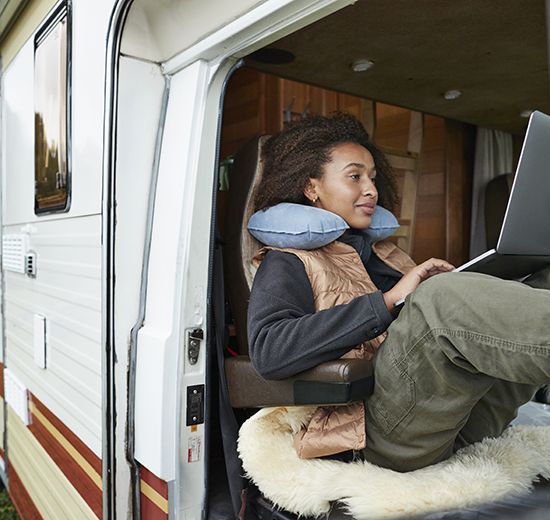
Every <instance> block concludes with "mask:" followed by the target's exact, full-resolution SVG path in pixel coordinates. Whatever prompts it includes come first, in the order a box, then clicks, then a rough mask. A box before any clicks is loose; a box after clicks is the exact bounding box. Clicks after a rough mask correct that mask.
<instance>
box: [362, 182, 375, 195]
mask: <svg viewBox="0 0 550 520" xmlns="http://www.w3.org/2000/svg"><path fill="white" fill-rule="evenodd" d="M362 193H363V194H364V195H369V194H372V195H376V194H377V193H378V191H377V189H376V186H375V184H374V182H373V181H372V179H370V178H367V179H366V180H365V182H364V184H363V191H362Z"/></svg>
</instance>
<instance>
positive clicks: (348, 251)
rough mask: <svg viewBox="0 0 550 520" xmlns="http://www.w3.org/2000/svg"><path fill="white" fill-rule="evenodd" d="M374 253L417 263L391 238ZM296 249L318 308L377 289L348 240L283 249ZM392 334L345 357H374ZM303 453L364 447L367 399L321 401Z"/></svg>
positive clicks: (301, 445)
mask: <svg viewBox="0 0 550 520" xmlns="http://www.w3.org/2000/svg"><path fill="white" fill-rule="evenodd" d="M269 249H277V248H271V247H269V248H267V247H266V248H263V249H261V250H260V251H259V252H258V254H257V255H256V256H255V257H254V263H255V264H256V265H259V263H260V262H261V260H262V258H263V256H264V255H265V253H266V252H267V251H268V250H269ZM372 249H373V251H374V253H375V254H376V255H377V256H378V257H379V258H380V259H381V260H383V261H384V262H385V263H386V264H387V265H389V266H390V267H392V268H393V269H395V270H396V271H399V272H400V273H402V274H405V273H407V272H408V271H410V270H411V269H412V268H413V267H414V266H415V264H414V262H413V261H412V260H411V258H410V257H409V256H408V255H407V254H406V253H405V252H403V251H402V250H401V249H399V248H398V247H397V246H395V245H394V244H392V243H391V242H378V243H377V244H375V245H374V246H373V248H372ZM281 251H285V252H289V253H293V254H295V255H296V256H298V257H299V258H300V260H301V261H302V262H303V264H304V266H305V270H306V273H307V275H308V277H309V280H310V282H311V287H312V289H313V295H314V298H315V312H317V311H320V310H322V309H328V308H330V307H334V306H335V305H341V304H345V303H348V302H350V301H351V300H353V299H354V298H357V297H358V296H362V295H364V294H367V293H373V292H376V291H377V290H378V289H377V287H376V286H375V285H374V283H373V282H372V281H371V279H370V277H369V275H368V274H367V272H366V270H365V268H364V267H363V263H362V261H361V258H360V257H359V254H358V253H357V251H356V250H355V249H354V248H353V247H351V246H349V245H347V244H344V243H343V242H338V241H335V242H332V243H330V244H328V245H326V246H324V247H321V248H319V249H314V250H311V251H304V250H298V249H281ZM385 337H386V333H383V334H381V335H380V336H378V337H376V338H374V339H372V340H370V341H367V342H365V343H362V344H361V345H358V346H357V347H356V348H355V349H353V350H351V351H350V352H348V353H347V354H345V355H344V356H343V357H361V358H367V359H371V358H372V357H373V356H374V354H375V353H376V350H377V349H378V347H379V346H380V344H381V343H382V341H383V340H384V338H385ZM294 443H295V446H296V451H297V453H298V456H299V457H300V458H302V459H309V458H314V457H321V456H325V455H332V454H334V453H341V452H343V451H347V450H350V449H352V450H361V449H363V448H364V447H365V445H366V434H365V409H364V405H363V402H362V401H358V402H355V403H351V404H349V405H344V406H320V407H319V408H318V409H317V411H316V412H315V414H314V415H313V417H312V419H311V421H310V423H309V425H308V426H307V428H304V429H303V430H302V431H300V432H298V433H297V434H296V435H295V436H294Z"/></svg>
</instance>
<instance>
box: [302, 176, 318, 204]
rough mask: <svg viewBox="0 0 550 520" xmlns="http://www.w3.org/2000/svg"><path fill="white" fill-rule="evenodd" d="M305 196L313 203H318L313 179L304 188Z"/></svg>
mask: <svg viewBox="0 0 550 520" xmlns="http://www.w3.org/2000/svg"><path fill="white" fill-rule="evenodd" d="M304 195H305V196H306V197H307V198H308V199H309V200H310V201H311V202H312V203H313V204H315V202H316V201H317V190H316V189H315V186H314V185H313V183H312V182H311V179H309V180H308V181H307V184H306V187H305V188H304Z"/></svg>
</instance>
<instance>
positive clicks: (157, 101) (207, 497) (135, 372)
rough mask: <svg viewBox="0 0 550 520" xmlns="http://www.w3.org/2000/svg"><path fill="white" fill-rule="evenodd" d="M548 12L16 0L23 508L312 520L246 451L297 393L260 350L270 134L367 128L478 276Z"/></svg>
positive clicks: (416, 214)
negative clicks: (496, 161) (481, 177)
mask: <svg viewBox="0 0 550 520" xmlns="http://www.w3.org/2000/svg"><path fill="white" fill-rule="evenodd" d="M545 20H546V12H545V4H544V1H543V0H485V1H483V2H479V1H476V0H462V1H460V2H455V1H451V0H421V1H413V0H231V1H227V0H225V1H224V0H203V1H197V0H93V1H92V0H6V1H5V2H3V3H2V7H1V8H0V57H1V89H0V98H1V114H0V117H1V178H2V183H1V193H2V195H1V227H2V263H1V265H2V270H1V279H2V284H1V289H2V306H1V309H2V313H1V316H0V317H1V327H2V329H1V330H2V334H1V335H0V338H1V341H2V348H1V353H2V355H1V362H2V364H1V368H2V371H1V372H0V374H2V378H3V385H2V387H1V391H2V395H1V397H2V404H3V413H2V414H0V418H2V421H1V428H2V432H3V435H2V436H1V437H0V439H1V441H0V455H1V457H0V477H1V479H2V481H3V484H4V486H5V487H6V488H7V489H8V491H9V494H10V496H11V498H12V499H13V502H14V504H15V507H16V508H17V510H18V512H19V515H20V517H21V518H22V519H23V520H37V519H43V520H61V519H67V520H84V519H92V520H94V519H103V520H115V519H119V520H120V519H130V518H132V519H136V520H137V519H141V520H157V519H170V520H176V519H178V520H180V519H181V520H182V519H185V520H194V519H195V520H199V519H203V520H207V519H212V520H222V519H223V520H225V519H232V518H236V517H238V516H239V514H240V516H241V518H247V519H254V518H296V516H295V515H294V516H293V514H292V513H290V512H288V511H285V510H284V508H280V507H277V504H275V505H274V504H273V503H272V501H270V500H269V497H266V496H264V495H262V492H261V490H258V489H255V488H254V486H252V484H251V483H249V482H247V481H246V480H245V479H244V478H243V469H242V466H241V465H240V461H239V459H238V456H237V451H236V443H237V435H238V429H239V427H240V425H241V424H242V423H243V422H244V421H245V420H246V419H247V418H248V417H250V416H252V415H253V414H254V413H255V412H256V411H257V410H258V408H259V407H262V406H275V405H289V404H298V401H294V400H293V399H294V397H292V395H290V397H289V396H287V395H286V394H285V392H286V391H287V386H288V385H287V386H285V383H284V382H281V386H280V387H273V388H275V390H274V393H275V397H273V395H271V394H270V395H267V393H266V394H262V395H260V394H259V393H258V392H257V391H256V390H255V388H256V386H254V385H256V384H258V385H260V386H261V385H262V384H263V383H262V381H258V380H257V379H258V378H259V376H255V375H254V373H253V372H251V371H250V361H249V359H248V357H247V355H246V354H247V350H246V349H247V347H246V305H247V297H248V294H249V283H250V282H251V279H252V277H253V273H252V272H251V271H250V269H249V266H248V265H244V266H243V258H242V247H241V246H242V240H243V238H242V237H243V225H244V226H246V222H245V220H246V219H245V215H246V213H245V206H246V203H247V197H248V193H249V189H250V185H249V183H250V178H248V177H247V175H249V172H248V170H247V169H246V164H248V163H249V162H250V158H249V156H250V157H252V158H253V159H252V160H253V161H257V141H253V139H254V138H255V137H256V136H260V135H269V134H273V133H274V132H277V131H279V130H281V129H282V128H283V125H284V124H285V122H287V121H290V120H293V119H297V118H302V117H306V116H307V115H308V114H329V113H331V112H333V111H336V110H342V111H347V112H350V113H352V114H354V115H355V116H357V117H358V118H359V119H360V120H361V121H362V122H363V123H364V125H365V127H366V128H367V130H368V131H369V132H370V133H371V135H372V136H373V137H374V139H375V142H376V143H377V145H378V146H380V147H381V148H382V149H383V150H384V151H385V152H386V154H387V156H388V158H389V160H390V162H391V164H392V165H393V166H394V168H395V171H396V174H397V180H398V184H399V188H400V193H401V203H400V205H399V207H398V208H397V215H396V216H397V217H398V219H399V222H400V225H401V226H400V228H399V229H398V231H397V232H396V234H395V235H394V236H392V237H391V238H390V240H392V241H394V242H395V243H396V244H397V245H398V246H399V247H401V248H403V249H404V250H405V251H407V252H408V253H409V254H410V255H412V257H413V259H414V260H415V261H417V262H420V261H423V260H425V259H427V258H429V257H432V256H435V257H442V258H447V259H448V260H449V261H450V262H452V263H454V264H456V265H459V264H460V263H462V262H464V261H466V260H467V259H468V258H470V255H471V254H473V252H472V251H471V247H472V246H473V245H474V242H475V241H476V240H481V242H482V243H483V247H485V242H484V241H485V240H486V237H485V231H484V228H483V225H482V228H483V233H482V238H481V239H480V238H479V236H478V234H476V235H475V239H474V234H473V232H472V229H473V228H475V225H473V224H472V223H473V221H474V220H475V219H474V218H472V214H474V215H477V214H482V213H483V206H479V208H481V209H479V208H478V204H479V202H480V199H481V198H482V195H480V193H483V191H482V190H483V188H480V187H479V182H480V181H478V180H477V178H476V177H475V176H474V170H475V162H476V157H477V152H478V150H477V149H478V147H479V146H480V144H479V143H480V139H479V135H480V130H479V129H484V130H485V131H487V133H488V134H489V135H491V136H493V135H498V136H501V135H506V136H507V137H506V142H507V144H506V146H507V152H506V154H507V155H506V157H507V158H506V161H505V164H506V165H507V166H506V168H508V169H507V170H502V171H499V172H497V173H499V174H509V173H512V172H513V168H514V161H517V156H518V154H519V150H520V148H521V144H522V139H523V136H524V133H525V128H526V125H527V119H526V117H525V116H528V115H529V114H530V113H531V112H532V111H533V110H540V111H542V112H546V113H550V97H549V88H548V78H549V75H548V58H547V44H546V25H545ZM476 136H477V137H476ZM491 138H493V137H491ZM495 139H496V138H495ZM498 139H500V137H498ZM251 140H252V141H251ZM251 142H252V143H254V142H256V148H254V146H253V145H250V143H251ZM251 146H252V148H251ZM254 164H256V163H255V162H254ZM247 183H248V185H247ZM480 190H481V191H480ZM476 218H477V217H476ZM243 223H244V224H243ZM478 232H479V229H478ZM487 233H489V232H487ZM247 291H248V292H247ZM255 378H256V379H255ZM260 379H261V378H260ZM333 382H334V381H333ZM334 383H335V385H336V386H338V385H340V386H342V387H345V388H349V387H350V385H351V386H352V387H353V381H352V382H351V383H350V382H349V381H345V380H344V381H337V382H334ZM268 386H270V385H268ZM270 387H271V386H270ZM273 388H272V390H273ZM338 400H341V401H342V402H347V400H349V396H347V397H346V396H344V397H343V398H342V397H340V398H337V399H336V401H338ZM289 486H291V484H290V483H289ZM247 490H248V491H247ZM548 496H549V495H548V494H547V493H545V492H544V490H542V491H541V492H539V493H535V495H533V497H534V498H525V499H523V500H524V501H523V502H522V504H523V506H522V508H520V510H521V511H522V514H523V512H526V513H525V514H527V513H528V512H529V511H530V510H533V508H535V509H536V508H537V507H538V506H539V505H540V504H541V503H542V502H543V503H544V504H545V505H546V507H547V504H548ZM518 500H519V499H518ZM529 500H532V501H533V500H534V502H529ZM508 503H509V504H510V502H508ZM518 503H519V502H518ZM514 504H515V502H514ZM479 507H480V508H483V507H484V508H489V509H490V508H491V507H492V506H491V505H484V504H480V505H479ZM474 509H475V508H474ZM474 509H472V507H470V508H469V510H468V511H469V512H470V513H472V511H473V510H474ZM512 509H513V508H512ZM499 511H500V512H501V513H500V514H502V515H503V516H504V515H508V514H512V513H507V512H506V507H504V506H502V504H501V505H500V509H499ZM514 511H515V512H513V514H514V515H515V516H514V517H515V518H518V509H517V508H516V509H514ZM334 514H340V515H344V513H343V512H338V511H337V507H335V509H334ZM454 514H456V515H457V516H456V518H460V517H461V516H460V514H461V513H460V511H458V512H455V513H454ZM344 516H345V515H344ZM346 518H350V517H349V516H346ZM468 518H471V516H470V517H468ZM510 518H511V516H510Z"/></svg>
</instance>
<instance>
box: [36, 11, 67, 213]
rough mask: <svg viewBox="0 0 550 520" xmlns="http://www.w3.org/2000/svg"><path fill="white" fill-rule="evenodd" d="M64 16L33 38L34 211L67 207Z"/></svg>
mask: <svg viewBox="0 0 550 520" xmlns="http://www.w3.org/2000/svg"><path fill="white" fill-rule="evenodd" d="M67 33H68V31H67V16H66V15H64V16H63V18H62V19H59V18H58V19H56V20H55V21H54V23H52V24H51V29H50V30H47V31H46V32H45V34H44V33H43V35H42V36H41V37H39V38H37V40H36V44H35V57H34V112H35V113H34V129H35V130H34V138H35V141H34V143H35V144H34V147H35V170H34V171H35V213H37V214H39V213H50V212H53V211H64V210H67V209H68V202H69V171H68V165H67Z"/></svg>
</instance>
